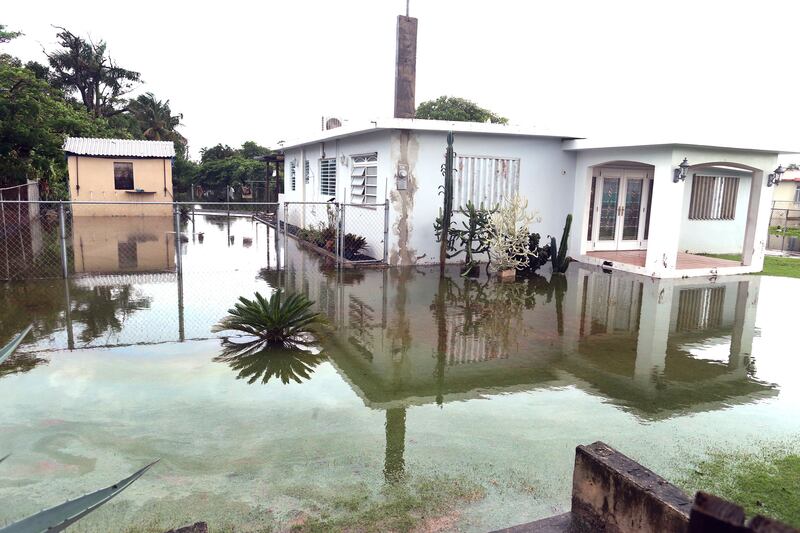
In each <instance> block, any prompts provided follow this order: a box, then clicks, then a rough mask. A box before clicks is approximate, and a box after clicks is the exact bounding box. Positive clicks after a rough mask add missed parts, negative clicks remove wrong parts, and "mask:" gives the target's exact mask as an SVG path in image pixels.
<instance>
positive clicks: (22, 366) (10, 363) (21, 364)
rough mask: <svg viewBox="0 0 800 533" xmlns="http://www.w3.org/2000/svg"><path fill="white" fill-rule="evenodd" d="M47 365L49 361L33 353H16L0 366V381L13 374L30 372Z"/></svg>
mask: <svg viewBox="0 0 800 533" xmlns="http://www.w3.org/2000/svg"><path fill="white" fill-rule="evenodd" d="M44 363H47V359H43V358H41V357H37V356H36V354H32V353H16V354H14V355H12V356H11V357H9V358H8V359H6V360H5V361H3V364H0V379H2V378H4V377H6V376H10V375H11V374H21V373H23V372H29V371H31V370H33V369H34V368H36V367H37V366H39V365H42V364H44Z"/></svg>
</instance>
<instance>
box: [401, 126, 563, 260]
mask: <svg viewBox="0 0 800 533" xmlns="http://www.w3.org/2000/svg"><path fill="white" fill-rule="evenodd" d="M400 137H401V133H400V131H399V130H395V131H394V132H393V133H392V139H391V145H392V156H393V160H394V165H393V166H394V167H395V168H396V166H397V162H398V160H399V158H400V151H401V150H400V142H401V140H400ZM453 146H454V150H455V152H456V155H463V156H482V157H498V158H510V159H517V158H518V159H519V160H520V185H519V192H520V194H521V195H522V196H524V197H526V198H527V199H528V207H529V210H530V211H531V212H537V213H538V215H539V217H540V219H541V222H539V223H535V224H533V225H532V226H531V228H530V229H531V231H534V232H538V233H540V234H541V235H542V237H543V238H544V237H546V236H547V235H555V236H556V238H560V237H561V232H562V230H563V228H564V219H565V217H566V216H567V214H568V213H569V212H570V208H571V207H572V196H573V187H574V181H573V176H574V174H575V155H574V154H573V153H570V152H565V151H564V150H562V149H561V140H560V139H557V138H547V137H522V136H503V135H487V134H474V133H456V134H455V140H454V143H453ZM446 148H447V134H446V133H441V132H426V131H412V132H410V138H409V150H408V152H409V165H410V174H411V180H409V191H408V192H411V191H412V189H415V190H413V199H411V200H410V201H411V202H413V209H412V210H411V211H410V212H411V216H410V217H409V219H408V223H407V225H408V230H409V231H408V238H407V241H405V242H404V240H403V236H402V235H401V232H400V228H399V226H400V225H402V218H403V209H402V208H403V206H402V205H401V204H402V202H408V201H409V198H408V197H410V196H412V195H411V194H409V195H408V197H407V198H403V197H402V195H400V194H398V191H396V190H395V191H392V192H390V198H392V209H391V210H390V222H391V224H390V227H391V231H390V251H389V259H390V262H391V263H392V264H405V263H404V262H403V260H402V258H404V257H406V258H408V257H412V258H414V260H415V262H416V263H417V264H434V263H438V262H439V243H437V242H436V237H435V234H434V229H433V222H434V220H435V219H436V217H437V216H438V214H439V209H440V208H441V206H442V196H441V194H440V192H439V187H440V186H441V185H443V184H444V178H443V176H442V174H441V166H442V164H443V163H444V153H445V150H446ZM412 181H413V183H412ZM389 188H390V189H393V188H395V183H394V180H391V181H390V185H389ZM483 259H485V258H483ZM462 261H463V255H462V256H459V257H456V258H453V259H452V260H451V261H450V262H462Z"/></svg>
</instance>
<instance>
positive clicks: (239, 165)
mask: <svg viewBox="0 0 800 533" xmlns="http://www.w3.org/2000/svg"><path fill="white" fill-rule="evenodd" d="M269 153H270V150H269V149H268V148H265V147H263V146H259V145H258V144H257V143H255V142H253V141H247V142H245V143H244V144H243V145H242V147H241V148H237V149H234V148H231V147H230V146H228V145H224V144H218V145H216V146H212V147H210V148H203V149H202V150H201V151H200V154H201V155H200V165H199V167H198V169H197V174H196V176H195V178H194V179H195V181H196V182H197V183H200V184H202V185H205V186H207V187H216V186H225V185H241V184H243V183H248V182H251V181H253V180H263V179H265V177H266V175H267V174H266V173H267V165H266V163H264V162H263V161H259V160H257V159H253V158H254V157H257V156H263V155H267V154H269Z"/></svg>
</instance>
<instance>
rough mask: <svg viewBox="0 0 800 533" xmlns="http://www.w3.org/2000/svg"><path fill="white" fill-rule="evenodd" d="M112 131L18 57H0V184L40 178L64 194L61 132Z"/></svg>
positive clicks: (90, 133) (101, 133) (102, 133)
mask: <svg viewBox="0 0 800 533" xmlns="http://www.w3.org/2000/svg"><path fill="white" fill-rule="evenodd" d="M114 133H115V132H114V131H113V130H112V129H111V128H110V127H109V126H108V124H107V123H106V122H105V121H99V120H96V119H95V118H94V117H93V116H91V115H90V114H89V113H87V112H86V110H85V109H84V108H83V107H81V106H76V105H74V104H73V103H71V102H69V101H67V100H65V99H64V97H63V94H62V93H61V92H60V91H59V90H58V89H56V88H54V87H53V86H51V85H50V84H49V83H48V82H46V81H44V80H41V79H39V78H37V77H36V75H35V74H34V73H33V72H31V71H30V70H28V69H27V68H25V67H23V66H21V65H20V64H19V62H16V61H14V60H12V59H9V58H8V57H7V56H6V57H0V186H8V185H15V184H17V183H23V182H24V181H25V179H26V178H29V179H42V180H44V182H45V183H49V184H50V188H51V189H53V190H54V191H57V192H58V193H59V194H62V195H63V194H66V187H65V186H64V177H65V175H66V166H65V163H64V152H63V151H62V146H63V144H64V138H65V137H66V136H68V135H75V136H83V137H106V136H112V135H114Z"/></svg>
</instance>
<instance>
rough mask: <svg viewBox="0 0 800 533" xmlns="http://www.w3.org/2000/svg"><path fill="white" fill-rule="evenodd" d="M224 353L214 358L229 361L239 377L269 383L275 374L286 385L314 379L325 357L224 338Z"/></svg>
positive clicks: (253, 381) (263, 343)
mask: <svg viewBox="0 0 800 533" xmlns="http://www.w3.org/2000/svg"><path fill="white" fill-rule="evenodd" d="M222 348H223V350H222V353H221V354H220V355H218V356H217V357H215V358H214V361H217V362H222V363H228V365H229V366H230V367H231V369H232V370H236V371H238V372H239V374H238V375H237V376H236V379H245V380H247V383H249V384H250V385H252V384H253V383H256V382H258V381H259V380H260V382H261V384H263V385H266V384H267V383H269V381H270V380H271V379H272V378H275V379H279V380H280V381H281V382H282V383H283V384H284V385H288V384H289V383H290V382H292V381H294V382H295V383H302V382H303V381H305V380H307V379H311V374H313V373H314V369H315V368H316V367H317V366H319V365H320V363H322V362H323V361H325V360H326V357H325V356H324V355H322V354H320V353H313V352H310V351H308V350H301V349H299V348H291V347H276V346H268V345H267V343H266V342H265V341H261V340H256V341H245V342H237V341H236V340H231V339H223V341H222Z"/></svg>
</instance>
